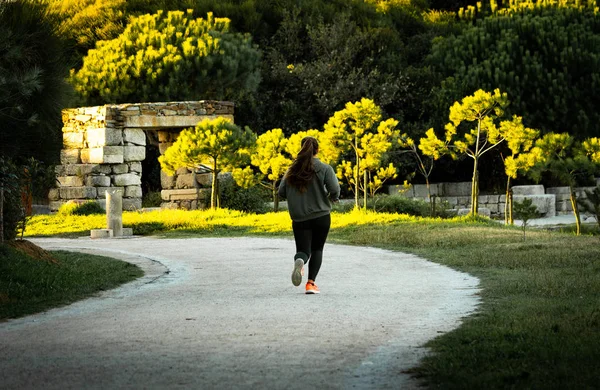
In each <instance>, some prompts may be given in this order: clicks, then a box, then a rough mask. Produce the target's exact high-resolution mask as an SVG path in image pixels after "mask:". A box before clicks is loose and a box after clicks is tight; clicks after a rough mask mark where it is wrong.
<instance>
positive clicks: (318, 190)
mask: <svg viewBox="0 0 600 390" xmlns="http://www.w3.org/2000/svg"><path fill="white" fill-rule="evenodd" d="M313 166H314V168H315V176H314V177H313V180H312V181H311V182H310V183H309V184H308V187H307V189H306V192H300V191H298V190H297V189H296V188H294V187H293V186H288V185H286V182H285V176H284V179H283V180H281V184H279V197H281V198H286V199H287V202H288V210H289V212H290V217H291V218H292V221H295V222H302V221H307V220H309V219H314V218H319V217H322V216H323V215H327V214H329V213H330V212H331V203H330V202H329V199H331V200H332V201H337V200H338V198H339V197H340V184H339V183H338V180H337V177H336V176H335V172H333V168H332V167H331V166H330V165H327V164H324V163H322V162H321V161H320V160H319V159H318V158H316V157H313Z"/></svg>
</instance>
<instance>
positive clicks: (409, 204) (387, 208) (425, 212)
mask: <svg viewBox="0 0 600 390" xmlns="http://www.w3.org/2000/svg"><path fill="white" fill-rule="evenodd" d="M367 207H368V208H370V209H372V210H375V211H378V212H385V213H398V214H408V215H414V216H417V217H426V216H429V214H430V207H429V203H428V202H426V201H424V200H420V199H410V198H405V197H402V196H391V195H378V196H376V197H374V198H371V199H369V200H368V201H367Z"/></svg>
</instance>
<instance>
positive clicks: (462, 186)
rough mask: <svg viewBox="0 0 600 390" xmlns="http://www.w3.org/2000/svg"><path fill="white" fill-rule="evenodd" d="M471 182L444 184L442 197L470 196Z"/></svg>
mask: <svg viewBox="0 0 600 390" xmlns="http://www.w3.org/2000/svg"><path fill="white" fill-rule="evenodd" d="M470 195H471V182H470V181H464V182H458V183H444V196H470Z"/></svg>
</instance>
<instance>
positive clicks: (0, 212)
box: [0, 186, 4, 243]
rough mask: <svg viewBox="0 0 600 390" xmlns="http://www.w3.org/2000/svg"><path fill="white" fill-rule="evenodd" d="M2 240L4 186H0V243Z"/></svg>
mask: <svg viewBox="0 0 600 390" xmlns="http://www.w3.org/2000/svg"><path fill="white" fill-rule="evenodd" d="M3 242H4V186H0V243H3Z"/></svg>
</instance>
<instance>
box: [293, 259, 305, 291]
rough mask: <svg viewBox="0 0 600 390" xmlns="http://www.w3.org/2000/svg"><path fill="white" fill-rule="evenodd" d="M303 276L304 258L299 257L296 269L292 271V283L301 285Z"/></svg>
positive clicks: (295, 263) (295, 262)
mask: <svg viewBox="0 0 600 390" xmlns="http://www.w3.org/2000/svg"><path fill="white" fill-rule="evenodd" d="M302 276H304V260H302V259H301V258H297V259H296V260H295V261H294V270H293V271H292V284H293V285H294V286H299V285H300V283H302Z"/></svg>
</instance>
